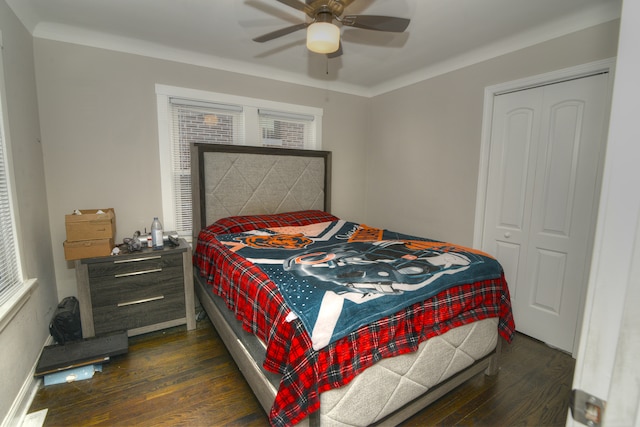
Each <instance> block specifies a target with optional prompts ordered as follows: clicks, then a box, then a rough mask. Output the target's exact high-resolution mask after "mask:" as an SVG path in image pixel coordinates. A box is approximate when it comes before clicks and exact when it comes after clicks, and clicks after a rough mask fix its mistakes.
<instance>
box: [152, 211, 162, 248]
mask: <svg viewBox="0 0 640 427" xmlns="http://www.w3.org/2000/svg"><path fill="white" fill-rule="evenodd" d="M163 245H164V241H163V235H162V224H160V221H159V220H158V217H157V216H156V217H154V218H153V222H152V223H151V247H152V248H153V249H162V247H163Z"/></svg>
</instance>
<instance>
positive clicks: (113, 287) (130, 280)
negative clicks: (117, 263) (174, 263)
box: [90, 266, 185, 334]
mask: <svg viewBox="0 0 640 427" xmlns="http://www.w3.org/2000/svg"><path fill="white" fill-rule="evenodd" d="M90 292H91V301H92V305H93V321H94V325H95V332H96V334H99V333H105V332H111V331H116V330H122V329H127V330H128V329H136V328H140V327H143V326H148V325H153V324H156V323H159V322H163V321H167V320H172V319H179V318H182V317H184V316H185V295H184V285H183V270H182V266H178V267H169V268H165V269H163V270H162V271H161V272H152V273H145V274H143V275H133V276H125V277H120V278H118V279H114V278H112V277H110V276H104V277H99V278H96V279H94V280H92V282H91V289H90Z"/></svg>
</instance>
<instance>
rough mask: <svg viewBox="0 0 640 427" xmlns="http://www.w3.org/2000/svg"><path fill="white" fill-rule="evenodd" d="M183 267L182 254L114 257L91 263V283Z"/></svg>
mask: <svg viewBox="0 0 640 427" xmlns="http://www.w3.org/2000/svg"><path fill="white" fill-rule="evenodd" d="M170 267H182V255H181V254H165V255H153V254H150V255H141V256H139V257H135V258H127V259H114V260H113V261H109V262H101V263H96V264H90V265H89V279H91V283H93V281H94V280H95V279H97V278H103V277H112V278H114V279H118V278H124V277H129V276H144V275H146V274H150V273H157V272H162V271H163V270H164V269H166V268H170Z"/></svg>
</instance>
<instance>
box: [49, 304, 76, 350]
mask: <svg viewBox="0 0 640 427" xmlns="http://www.w3.org/2000/svg"><path fill="white" fill-rule="evenodd" d="M49 333H51V336H52V337H53V339H54V340H56V342H57V343H58V344H64V343H67V342H71V341H79V340H81V339H82V325H81V324H80V304H79V302H78V299H77V298H76V297H66V298H65V299H63V300H62V302H60V304H58V307H57V308H56V312H55V313H54V314H53V318H52V319H51V323H49Z"/></svg>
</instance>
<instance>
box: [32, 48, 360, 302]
mask: <svg viewBox="0 0 640 427" xmlns="http://www.w3.org/2000/svg"><path fill="white" fill-rule="evenodd" d="M34 43H35V57H36V75H37V82H38V98H39V106H40V117H41V118H42V119H41V130H42V137H43V141H42V145H43V150H44V157H45V171H46V181H47V194H48V195H49V205H48V211H49V215H50V218H51V237H52V241H53V247H54V259H55V266H56V277H57V281H58V292H59V294H60V296H61V297H63V296H66V295H72V294H75V293H76V289H75V287H76V284H75V276H74V273H75V270H74V269H73V264H72V263H68V262H67V261H65V260H64V253H63V249H62V242H63V241H64V240H65V234H66V233H65V228H64V215H65V214H67V213H70V212H71V211H73V209H76V208H78V209H89V208H103V207H113V208H115V211H116V219H117V221H116V227H117V240H118V241H122V239H123V238H124V237H128V236H130V235H131V234H133V232H134V231H135V230H143V229H144V228H145V227H146V228H149V227H150V225H151V220H152V219H153V217H154V216H156V215H158V216H161V213H162V203H161V191H160V170H159V151H158V124H157V115H156V114H157V113H156V111H157V110H156V96H155V85H156V84H157V83H159V84H164V85H171V86H178V87H187V88H192V89H199V90H205V91H211V92H222V93H229V94H233V95H238V96H246V97H253V98H260V99H267V100H271V101H280V102H288V103H294V104H302V105H308V106H312V107H319V108H323V109H324V116H323V148H324V149H326V150H331V151H332V152H333V184H334V185H333V191H332V211H333V212H334V213H335V214H337V215H340V216H343V217H347V218H356V219H362V218H363V216H364V215H363V212H364V210H363V209H364V184H363V183H364V177H365V162H364V157H363V156H362V153H363V152H364V149H365V143H366V129H367V126H366V119H367V111H368V110H367V105H368V101H369V100H368V99H366V98H362V97H357V96H353V95H345V94H340V93H336V92H330V91H324V90H320V89H312V88H308V87H303V86H296V85H293V84H287V83H282V82H276V81H271V80H266V79H260V78H254V77H249V76H245V75H240V74H234V73H229V72H224V71H217V70H212V69H207V68H202V67H196V66H192V65H185V64H179V63H175V62H169V61H164V60H156V59H150V58H146V57H142V56H137V55H131V54H123V53H117V52H112V51H108V50H102V49H95V48H89V47H83V46H78V45H73V44H67V43H61V42H55V41H49V40H43V39H35V42H34Z"/></svg>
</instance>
